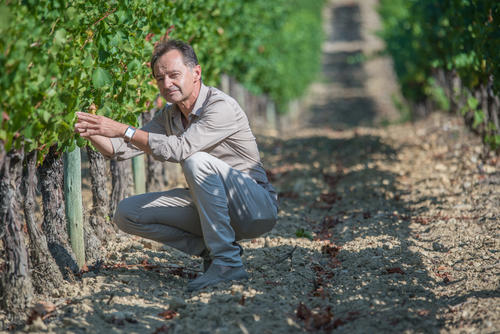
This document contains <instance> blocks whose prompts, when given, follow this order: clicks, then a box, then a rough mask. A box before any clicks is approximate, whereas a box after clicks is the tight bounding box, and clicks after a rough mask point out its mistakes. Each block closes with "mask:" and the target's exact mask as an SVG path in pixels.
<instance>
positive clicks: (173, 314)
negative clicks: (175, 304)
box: [158, 310, 179, 320]
mask: <svg viewBox="0 0 500 334" xmlns="http://www.w3.org/2000/svg"><path fill="white" fill-rule="evenodd" d="M158 315H159V316H160V317H162V318H164V319H166V320H170V319H173V318H175V317H176V316H178V315H179V313H177V312H175V311H174V310H165V311H163V312H161V313H159V314H158Z"/></svg>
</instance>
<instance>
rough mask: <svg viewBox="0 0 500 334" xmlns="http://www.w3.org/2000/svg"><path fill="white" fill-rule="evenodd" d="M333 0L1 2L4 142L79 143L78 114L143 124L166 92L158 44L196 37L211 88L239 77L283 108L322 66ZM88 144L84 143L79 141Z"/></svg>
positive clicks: (36, 145) (29, 145)
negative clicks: (153, 61)
mask: <svg viewBox="0 0 500 334" xmlns="http://www.w3.org/2000/svg"><path fill="white" fill-rule="evenodd" d="M322 6H323V0H314V1H308V0H293V1H292V2H291V3H290V1H284V0H276V1H267V0H248V1H236V0H189V1H156V2H153V1H143V0H112V1H107V2H102V1H96V0H71V1H62V0H39V1H34V0H26V1H10V2H6V3H2V4H0V69H1V71H2V76H1V78H0V90H1V91H2V94H1V95H0V96H1V97H0V106H1V107H0V108H1V109H0V110H1V113H2V118H1V120H0V121H1V123H0V141H2V142H3V143H4V145H5V147H6V149H7V150H8V149H10V147H12V146H13V145H14V146H19V145H20V144H21V143H22V144H24V145H25V146H26V150H32V149H40V150H41V151H42V154H40V156H43V153H44V152H45V150H47V149H48V148H49V147H50V145H52V144H54V143H57V144H58V145H59V147H60V148H61V149H63V150H65V149H68V148H69V149H72V148H73V147H74V144H73V143H74V139H75V137H77V135H75V134H74V132H73V125H74V121H75V112H76V111H80V110H87V109H88V107H89V106H90V105H92V104H95V105H96V106H97V108H98V110H97V113H98V114H102V115H106V116H110V117H112V118H114V119H116V120H119V121H123V122H126V123H129V124H134V123H135V122H136V119H137V117H136V116H137V113H139V112H141V111H143V110H145V109H146V108H147V106H148V105H149V101H152V100H153V98H154V97H155V95H156V92H157V89H156V86H155V84H154V82H153V81H152V77H151V74H150V69H149V64H148V62H149V59H150V56H151V53H152V50H153V46H154V43H155V42H156V41H158V40H159V39H160V37H161V36H162V35H163V34H164V33H165V31H166V30H167V29H168V28H169V27H171V26H173V30H172V31H170V35H169V36H170V37H172V38H179V39H182V40H186V41H189V42H190V43H191V44H192V45H193V47H194V48H195V50H196V52H197V54H198V56H199V59H200V63H201V64H202V67H203V80H204V82H205V83H206V84H209V85H215V84H217V83H218V80H219V78H220V75H221V74H222V73H224V72H225V73H228V74H230V75H233V76H236V77H237V78H238V79H239V80H240V81H241V82H242V83H243V84H244V85H245V86H247V87H248V88H249V89H250V90H252V91H254V92H256V93H266V94H269V95H270V96H271V97H272V98H273V99H275V100H276V101H277V102H278V104H279V105H280V106H284V105H285V104H286V103H287V102H288V101H289V100H291V99H293V98H296V97H299V96H300V94H302V92H303V91H304V90H305V88H306V87H307V85H308V84H309V83H310V82H311V81H312V80H313V78H314V76H315V74H316V72H317V70H318V69H319V59H320V43H321V39H322V33H321V19H320V12H321V8H322ZM78 144H79V145H82V144H83V141H82V140H81V139H79V140H78Z"/></svg>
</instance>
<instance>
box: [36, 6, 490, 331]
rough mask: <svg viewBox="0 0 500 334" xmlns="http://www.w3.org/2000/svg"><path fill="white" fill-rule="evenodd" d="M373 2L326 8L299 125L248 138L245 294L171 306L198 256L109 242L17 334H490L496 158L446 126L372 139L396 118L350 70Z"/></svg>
mask: <svg viewBox="0 0 500 334" xmlns="http://www.w3.org/2000/svg"><path fill="white" fill-rule="evenodd" d="M374 3H376V1H367V0H359V1H340V0H336V1H333V2H332V4H330V5H329V7H328V8H327V9H326V10H325V18H326V20H325V22H326V23H325V24H326V27H325V28H326V31H327V32H328V40H327V41H326V43H325V45H324V71H323V79H322V80H321V81H320V82H318V83H317V84H315V85H314V86H313V88H312V90H311V95H310V99H309V109H310V112H309V113H304V119H305V120H307V122H306V125H304V127H302V128H301V129H298V130H297V131H293V135H290V134H289V135H288V136H287V137H284V138H278V137H268V136H260V137H259V141H260V145H261V149H262V155H263V160H264V161H265V164H266V168H267V169H268V170H269V171H270V177H271V178H272V180H273V183H274V184H275V185H276V186H277V188H278V189H279V191H280V193H281V208H280V213H279V215H280V218H279V222H278V224H277V226H276V228H275V229H274V230H273V231H272V232H271V233H269V234H268V235H266V236H264V237H261V238H258V239H255V240H249V241H245V242H243V246H244V248H245V255H244V257H243V261H244V263H245V264H246V266H247V269H248V271H249V273H250V275H251V279H250V280H249V281H248V282H246V283H245V284H229V283H226V284H221V285H220V286H218V288H217V289H207V290H203V291H202V292H199V293H192V294H191V293H186V292H185V291H184V288H185V286H186V283H187V281H188V279H189V277H191V276H192V275H193V274H195V271H196V270H198V269H199V267H200V261H199V260H198V259H196V258H192V257H188V256H185V255H183V254H181V253H179V252H176V251H175V250H172V249H164V248H162V247H161V245H158V244H156V243H152V242H149V241H147V240H143V239H137V238H136V239H133V238H129V237H128V236H126V235H121V236H120V237H119V240H118V242H117V243H116V245H115V246H114V248H113V249H110V258H109V260H108V261H107V263H106V267H103V268H101V269H99V270H96V271H95V272H89V273H86V274H83V275H82V277H81V278H76V279H75V282H74V283H71V284H67V286H66V287H65V289H63V291H61V292H60V298H59V299H57V300H54V302H56V303H58V305H59V306H58V309H57V311H56V312H55V313H54V315H55V316H53V317H49V318H47V320H46V321H45V324H42V323H40V322H36V323H35V324H33V325H31V327H27V328H26V329H27V330H31V331H36V330H38V331H55V332H60V333H63V332H64V333H68V332H73V333H108V332H109V333H113V332H114V333H167V332H168V333H200V334H201V333H273V334H274V333H295V332H305V331H316V330H318V331H326V332H328V331H331V330H333V331H334V332H345V333H381V332H395V333H401V332H405V333H406V332H408V333H438V332H443V333H449V332H450V333H469V332H471V333H472V332H478V333H479V332H480V333H493V332H497V331H498V330H499V328H500V316H499V315H500V303H499V301H500V298H499V287H498V276H499V271H500V270H499V253H498V250H499V238H498V219H499V214H500V194H499V189H500V187H499V184H500V173H499V161H498V160H495V159H494V158H489V159H487V161H486V163H485V162H482V161H481V160H480V159H479V156H480V154H481V146H480V142H479V140H478V139H477V138H475V137H473V136H471V135H470V134H468V133H467V131H466V130H465V129H464V127H463V126H462V123H461V120H460V119H459V118H454V117H449V116H443V115H435V116H434V117H432V118H429V119H427V120H424V121H420V122H417V123H415V124H403V125H391V126H386V127H383V126H382V124H384V123H386V122H387V121H394V120H395V119H396V118H397V112H396V111H395V110H394V107H393V106H392V103H391V99H392V97H393V95H394V94H397V89H396V86H395V84H394V79H393V75H392V74H391V73H392V72H391V71H390V61H389V60H388V59H386V58H380V57H379V58H373V59H371V58H369V60H368V61H364V62H361V63H360V62H356V60H359V59H363V58H364V57H365V56H366V55H370V54H372V53H373V52H375V51H376V50H379V49H380V48H381V47H382V46H381V44H380V41H378V40H377V39H376V38H375V37H374V36H373V30H374V29H375V28H376V26H377V17H376V14H375V12H374V10H373V7H372V6H373V5H374ZM361 55H364V56H361ZM145 261H147V262H145ZM68 300H69V301H70V302H69V303H67V301H68Z"/></svg>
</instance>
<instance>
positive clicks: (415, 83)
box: [379, 0, 500, 148]
mask: <svg viewBox="0 0 500 334" xmlns="http://www.w3.org/2000/svg"><path fill="white" fill-rule="evenodd" d="M379 13H380V14H381V16H382V21H383V29H382V31H381V36H382V37H383V38H384V40H385V41H386V44H387V50H388V52H389V53H390V54H391V56H392V57H393V60H394V65H395V70H396V73H397V75H398V77H399V80H400V82H401V87H402V91H403V95H404V96H405V97H406V98H407V99H410V100H413V101H417V102H418V101H423V100H425V99H427V98H431V99H433V100H434V101H436V102H437V103H438V105H439V106H440V107H441V108H442V109H448V108H449V101H448V99H447V97H446V95H445V94H444V92H443V91H442V89H441V88H440V87H439V86H438V85H436V84H435V82H434V81H433V80H430V79H429V78H431V77H432V74H433V73H435V72H436V70H437V69H442V70H444V71H447V72H449V71H455V72H456V73H457V74H458V75H459V76H460V79H461V82H462V84H463V86H464V87H465V88H466V89H468V90H469V91H474V90H476V89H478V88H479V87H480V86H483V87H486V85H488V81H489V80H490V78H493V83H492V89H493V92H494V94H496V95H499V94H500V66H499V63H498V59H499V58H498V55H499V54H500V2H498V1H496V0H482V1H474V0H381V1H380V6H379ZM468 106H469V107H470V109H469V110H465V113H467V112H470V113H472V114H473V117H474V123H473V126H474V127H478V126H479V125H480V124H481V123H483V124H482V125H483V127H484V128H485V129H486V136H489V137H491V136H492V135H493V133H494V132H495V131H496V132H497V133H498V129H496V130H491V131H488V130H487V128H488V127H487V126H485V124H484V122H483V121H485V120H486V119H487V118H486V117H484V116H485V114H484V112H482V111H479V110H476V108H477V105H475V106H470V104H468ZM489 137H488V138H489ZM492 138H494V136H493V137H492ZM490 142H491V143H493V144H494V142H495V141H494V140H490ZM492 147H493V148H495V147H498V146H494V145H493V146H492Z"/></svg>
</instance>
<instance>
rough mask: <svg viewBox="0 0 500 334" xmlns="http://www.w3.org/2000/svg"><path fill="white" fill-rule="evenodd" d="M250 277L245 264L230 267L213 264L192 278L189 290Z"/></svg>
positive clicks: (188, 286)
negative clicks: (198, 275)
mask: <svg viewBox="0 0 500 334" xmlns="http://www.w3.org/2000/svg"><path fill="white" fill-rule="evenodd" d="M246 279H248V274H247V272H246V271H245V268H244V267H243V266H239V267H230V266H223V265H220V264H212V265H210V267H209V268H208V270H207V271H206V272H205V273H204V274H203V275H201V276H200V277H198V278H196V279H194V280H192V281H191V282H189V283H188V285H187V291H195V290H199V289H203V288H205V287H207V286H210V285H215V284H217V283H220V282H225V281H241V280H246Z"/></svg>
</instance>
